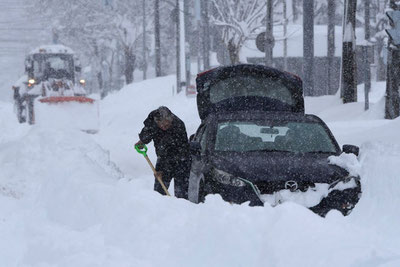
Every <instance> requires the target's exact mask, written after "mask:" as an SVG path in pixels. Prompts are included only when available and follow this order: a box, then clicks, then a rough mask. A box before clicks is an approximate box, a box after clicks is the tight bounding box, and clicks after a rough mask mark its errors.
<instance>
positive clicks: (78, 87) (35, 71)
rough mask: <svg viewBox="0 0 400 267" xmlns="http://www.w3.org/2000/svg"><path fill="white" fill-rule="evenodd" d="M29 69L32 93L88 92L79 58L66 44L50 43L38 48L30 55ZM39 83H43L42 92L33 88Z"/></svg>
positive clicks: (27, 64)
mask: <svg viewBox="0 0 400 267" xmlns="http://www.w3.org/2000/svg"><path fill="white" fill-rule="evenodd" d="M25 72H26V75H27V77H28V81H27V85H28V87H29V88H28V89H30V90H28V91H30V94H32V95H34V94H36V95H39V94H40V95H42V96H50V95H52V94H53V93H54V92H56V93H55V94H56V95H59V94H62V95H63V94H66V95H69V96H71V95H85V94H86V92H85V90H84V89H83V86H84V80H83V79H82V77H81V66H80V63H79V59H78V58H77V57H76V56H75V55H74V52H73V51H72V49H70V48H68V47H66V46H63V45H48V46H41V47H38V48H36V49H34V50H33V51H31V52H30V53H29V54H28V55H27V56H26V59H25ZM37 85H41V86H42V88H40V89H41V90H40V92H39V91H38V90H32V89H34V87H38V86H37ZM59 90H60V92H58V91H59ZM69 90H70V91H69Z"/></svg>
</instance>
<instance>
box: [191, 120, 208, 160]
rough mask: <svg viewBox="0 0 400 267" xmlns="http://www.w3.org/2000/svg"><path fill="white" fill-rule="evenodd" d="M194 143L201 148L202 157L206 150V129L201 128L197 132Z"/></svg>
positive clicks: (204, 127)
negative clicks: (197, 143) (198, 144)
mask: <svg viewBox="0 0 400 267" xmlns="http://www.w3.org/2000/svg"><path fill="white" fill-rule="evenodd" d="M194 141H196V142H199V143H200V146H201V154H202V155H204V154H205V152H206V149H207V147H206V146H207V127H206V126H203V127H201V128H200V129H199V130H198V134H197V135H196V137H195V138H194Z"/></svg>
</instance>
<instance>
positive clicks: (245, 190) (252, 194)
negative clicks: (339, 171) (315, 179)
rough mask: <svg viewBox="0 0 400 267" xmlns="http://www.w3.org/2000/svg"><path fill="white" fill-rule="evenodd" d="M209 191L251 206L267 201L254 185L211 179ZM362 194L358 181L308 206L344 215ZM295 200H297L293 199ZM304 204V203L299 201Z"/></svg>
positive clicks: (232, 201) (331, 192)
mask: <svg viewBox="0 0 400 267" xmlns="http://www.w3.org/2000/svg"><path fill="white" fill-rule="evenodd" d="M207 187H208V188H207V190H206V191H208V192H209V193H218V194H220V195H221V197H222V198H223V199H224V200H225V201H227V202H230V203H235V204H242V203H245V202H250V203H249V205H250V206H264V204H266V205H268V203H266V201H265V199H263V197H262V195H261V194H260V192H259V191H258V192H257V188H256V190H255V189H254V187H252V186H250V185H246V186H243V187H235V186H231V185H226V184H221V183H218V182H216V181H211V182H210V183H208V185H207ZM360 196H361V184H360V182H359V181H356V186H355V187H353V188H347V189H344V190H332V191H330V192H329V193H328V194H327V196H325V197H322V198H321V199H320V200H319V201H318V204H316V205H313V206H306V207H307V208H309V209H310V210H312V211H313V212H315V213H316V214H319V215H320V216H325V215H326V214H327V213H328V212H329V211H330V210H332V209H336V210H338V211H340V212H341V213H342V214H343V215H348V214H349V213H350V212H351V211H352V209H353V208H354V206H355V205H356V204H357V203H358V201H359V199H360ZM283 202H285V201H277V203H276V204H275V205H272V206H276V205H278V204H281V203H283ZM293 202H296V201H295V200H293ZM299 204H300V205H302V203H299Z"/></svg>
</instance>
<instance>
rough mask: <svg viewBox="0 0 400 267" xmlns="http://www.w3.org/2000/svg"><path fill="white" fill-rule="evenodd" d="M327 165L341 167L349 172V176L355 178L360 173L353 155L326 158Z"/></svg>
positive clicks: (357, 162) (356, 159) (359, 165)
mask: <svg viewBox="0 0 400 267" xmlns="http://www.w3.org/2000/svg"><path fill="white" fill-rule="evenodd" d="M328 161H329V164H333V165H337V166H339V167H342V168H343V169H345V170H346V171H348V172H349V176H354V177H357V176H359V175H360V172H361V164H360V162H359V161H358V158H357V156H356V155H354V154H347V153H342V154H340V155H339V156H330V157H329V158H328Z"/></svg>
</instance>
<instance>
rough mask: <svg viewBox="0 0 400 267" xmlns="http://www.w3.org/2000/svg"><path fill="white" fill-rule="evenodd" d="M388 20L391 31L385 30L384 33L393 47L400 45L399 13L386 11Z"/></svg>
mask: <svg viewBox="0 0 400 267" xmlns="http://www.w3.org/2000/svg"><path fill="white" fill-rule="evenodd" d="M386 16H388V18H389V20H390V25H391V26H392V28H391V29H386V30H385V31H386V33H387V34H388V35H389V38H390V40H391V42H392V44H394V45H400V11H398V10H396V11H388V12H386Z"/></svg>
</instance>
